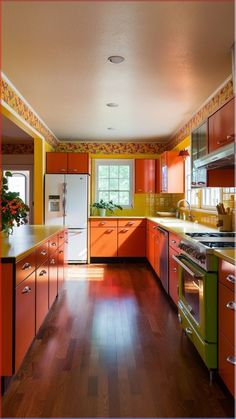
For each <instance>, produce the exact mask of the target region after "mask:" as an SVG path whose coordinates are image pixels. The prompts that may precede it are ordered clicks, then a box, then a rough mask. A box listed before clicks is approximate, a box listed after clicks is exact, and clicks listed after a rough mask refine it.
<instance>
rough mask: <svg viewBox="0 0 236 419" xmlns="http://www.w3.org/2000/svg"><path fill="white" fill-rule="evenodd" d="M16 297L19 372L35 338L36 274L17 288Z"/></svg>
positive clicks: (16, 363)
mask: <svg viewBox="0 0 236 419" xmlns="http://www.w3.org/2000/svg"><path fill="white" fill-rule="evenodd" d="M15 295H16V311H15V371H17V370H18V368H19V366H20V364H21V362H22V361H23V358H24V356H25V354H26V352H27V350H28V348H29V346H30V344H31V342H32V340H33V338H34V336H35V272H33V273H32V274H31V275H30V276H28V278H27V279H25V281H23V282H21V283H20V285H18V287H16V291H15Z"/></svg>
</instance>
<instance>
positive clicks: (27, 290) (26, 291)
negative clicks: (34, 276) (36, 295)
mask: <svg viewBox="0 0 236 419" xmlns="http://www.w3.org/2000/svg"><path fill="white" fill-rule="evenodd" d="M30 292H31V288H30V287H28V286H27V287H25V288H23V290H22V294H29V293H30Z"/></svg>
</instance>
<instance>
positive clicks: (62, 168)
mask: <svg viewBox="0 0 236 419" xmlns="http://www.w3.org/2000/svg"><path fill="white" fill-rule="evenodd" d="M46 172H47V173H67V153H57V152H52V153H47V157H46Z"/></svg>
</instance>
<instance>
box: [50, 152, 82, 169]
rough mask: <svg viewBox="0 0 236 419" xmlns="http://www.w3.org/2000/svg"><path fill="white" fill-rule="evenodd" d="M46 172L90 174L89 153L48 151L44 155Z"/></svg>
mask: <svg viewBox="0 0 236 419" xmlns="http://www.w3.org/2000/svg"><path fill="white" fill-rule="evenodd" d="M46 172H47V173H49V174H50V173H70V174H90V160H89V154H88V153H60V152H59V153H58V152H49V153H47V157H46Z"/></svg>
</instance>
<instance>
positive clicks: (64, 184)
mask: <svg viewBox="0 0 236 419" xmlns="http://www.w3.org/2000/svg"><path fill="white" fill-rule="evenodd" d="M66 187H67V184H66V182H64V183H63V197H62V206H63V217H66V193H67V188H66Z"/></svg>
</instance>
